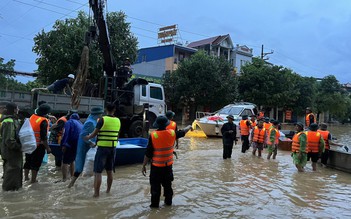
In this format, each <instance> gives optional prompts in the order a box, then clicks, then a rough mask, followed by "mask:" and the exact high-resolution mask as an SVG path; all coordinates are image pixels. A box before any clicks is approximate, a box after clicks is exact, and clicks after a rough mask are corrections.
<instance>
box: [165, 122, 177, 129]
mask: <svg viewBox="0 0 351 219" xmlns="http://www.w3.org/2000/svg"><path fill="white" fill-rule="evenodd" d="M176 128H177V123H176V122H174V121H170V123H169V125H168V126H167V127H166V129H172V130H174V131H175V130H176Z"/></svg>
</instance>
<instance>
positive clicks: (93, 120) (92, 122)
mask: <svg viewBox="0 0 351 219" xmlns="http://www.w3.org/2000/svg"><path fill="white" fill-rule="evenodd" d="M103 113H104V110H103V109H102V108H101V107H93V108H92V109H91V111H90V115H89V116H88V118H87V120H86V121H85V123H84V125H83V128H82V131H81V132H80V134H79V139H78V145H77V154H76V159H75V169H74V175H73V177H71V182H70V184H69V185H68V188H70V187H72V186H73V185H74V183H75V182H76V180H77V179H78V177H79V176H80V174H81V173H82V172H83V168H84V164H85V157H86V154H87V152H88V150H89V149H90V147H93V146H95V143H96V138H92V139H91V140H87V141H86V140H84V137H85V136H87V135H89V134H90V133H92V132H93V131H94V129H95V127H96V125H97V121H98V119H99V118H100V117H101V115H102V114H103Z"/></svg>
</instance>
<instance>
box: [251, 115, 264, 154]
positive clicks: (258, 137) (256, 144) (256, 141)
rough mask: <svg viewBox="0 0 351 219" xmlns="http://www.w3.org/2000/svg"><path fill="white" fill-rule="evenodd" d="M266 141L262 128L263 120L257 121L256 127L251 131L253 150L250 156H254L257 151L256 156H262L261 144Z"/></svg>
mask: <svg viewBox="0 0 351 219" xmlns="http://www.w3.org/2000/svg"><path fill="white" fill-rule="evenodd" d="M265 139H266V129H265V128H264V127H263V120H262V119H261V120H258V124H257V126H255V127H254V128H253V129H252V132H251V142H252V143H251V145H252V148H253V151H252V155H254V156H256V151H257V150H258V156H259V157H261V156H262V150H263V143H264V141H265Z"/></svg>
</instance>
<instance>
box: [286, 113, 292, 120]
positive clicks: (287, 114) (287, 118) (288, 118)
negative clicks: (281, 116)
mask: <svg viewBox="0 0 351 219" xmlns="http://www.w3.org/2000/svg"><path fill="white" fill-rule="evenodd" d="M291 115H292V112H291V110H286V111H285V120H288V121H291Z"/></svg>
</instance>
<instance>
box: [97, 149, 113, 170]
mask: <svg viewBox="0 0 351 219" xmlns="http://www.w3.org/2000/svg"><path fill="white" fill-rule="evenodd" d="M115 155H116V148H115V147H98V149H97V151H96V155H95V161H94V173H102V171H103V170H104V169H105V170H106V171H112V170H113V167H114V165H115Z"/></svg>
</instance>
